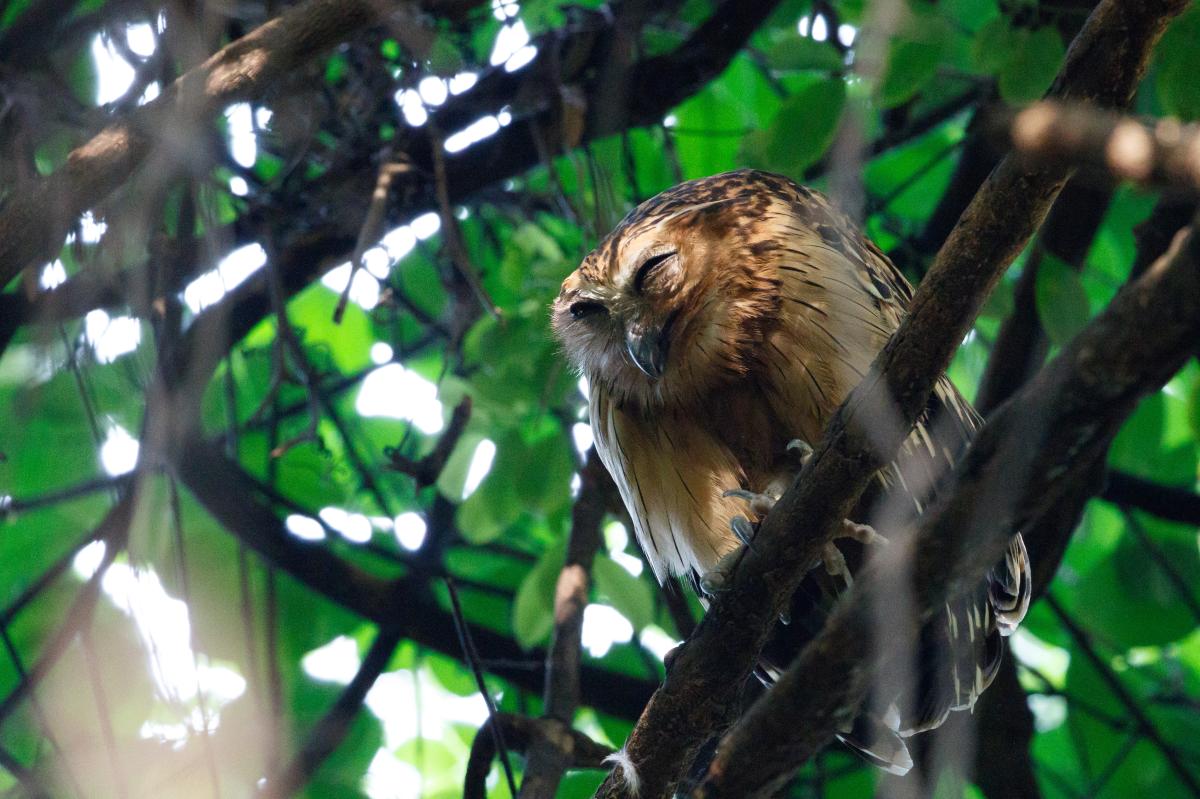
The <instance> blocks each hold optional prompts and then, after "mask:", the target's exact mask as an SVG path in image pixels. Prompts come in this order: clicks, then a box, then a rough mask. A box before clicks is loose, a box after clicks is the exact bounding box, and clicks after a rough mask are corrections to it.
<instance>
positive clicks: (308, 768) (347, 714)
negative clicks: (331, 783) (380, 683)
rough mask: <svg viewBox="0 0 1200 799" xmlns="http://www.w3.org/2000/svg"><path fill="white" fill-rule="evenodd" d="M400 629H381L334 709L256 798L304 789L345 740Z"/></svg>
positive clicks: (317, 725)
mask: <svg viewBox="0 0 1200 799" xmlns="http://www.w3.org/2000/svg"><path fill="white" fill-rule="evenodd" d="M401 637H402V635H401V628H400V627H399V626H397V625H394V624H393V625H384V626H381V627H380V628H379V632H378V633H377V634H376V636H375V641H374V642H373V643H372V644H371V648H370V650H368V652H367V656H366V657H365V658H363V661H362V664H361V665H360V666H359V667H358V671H357V672H356V673H355V675H354V679H352V680H351V681H350V684H349V685H347V686H346V688H345V690H343V691H342V693H341V694H340V695H339V696H338V698H337V701H335V702H334V703H333V706H332V707H330V708H329V710H328V711H327V712H326V713H325V715H324V716H322V717H321V720H320V721H318V722H317V724H316V726H314V727H313V728H312V730H311V731H310V732H309V734H308V737H307V738H306V739H305V741H304V743H303V744H302V745H301V747H300V751H299V752H297V753H296V756H295V757H294V758H293V759H292V761H291V762H290V763H288V764H287V766H286V767H285V768H283V769H282V770H281V771H280V773H279V774H277V775H275V776H274V777H271V778H270V779H268V780H267V783H266V785H264V786H263V787H262V789H261V790H260V792H259V795H260V796H262V797H266V798H269V799H275V797H285V796H294V795H295V794H296V792H297V791H299V790H300V789H301V788H303V787H304V786H305V784H307V783H308V781H309V780H310V779H312V776H313V774H315V773H316V772H317V769H319V768H320V767H321V764H322V763H324V762H325V760H326V759H328V757H329V756H330V755H331V754H333V752H334V750H335V749H337V748H338V746H340V745H341V743H342V741H344V740H345V739H346V733H348V732H349V731H350V724H351V722H353V721H354V716H355V715H356V714H357V713H358V711H359V710H360V709H361V708H362V704H363V700H364V699H366V698H367V691H369V690H371V686H372V685H374V684H375V680H377V679H378V678H379V675H380V674H382V673H383V670H384V669H385V668H386V667H387V664H388V661H389V660H391V657H392V653H393V652H394V651H395V650H396V646H397V645H398V644H399V643H400V640H401Z"/></svg>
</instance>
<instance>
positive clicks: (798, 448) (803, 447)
mask: <svg viewBox="0 0 1200 799" xmlns="http://www.w3.org/2000/svg"><path fill="white" fill-rule="evenodd" d="M787 454H788V455H790V456H791V457H793V458H795V459H796V460H797V461H798V462H799V464H800V465H801V466H803V465H804V464H805V463H807V462H808V459H809V458H811V457H812V454H813V448H812V447H811V446H810V445H809V443H808V442H807V441H805V440H803V439H800V438H793V439H792V440H791V441H789V442H788V443H787Z"/></svg>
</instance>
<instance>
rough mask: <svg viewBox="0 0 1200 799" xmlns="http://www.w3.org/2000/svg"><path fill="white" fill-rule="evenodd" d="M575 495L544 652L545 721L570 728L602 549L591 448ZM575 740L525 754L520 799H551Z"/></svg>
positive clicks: (560, 739)
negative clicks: (594, 564) (595, 571)
mask: <svg viewBox="0 0 1200 799" xmlns="http://www.w3.org/2000/svg"><path fill="white" fill-rule="evenodd" d="M580 478H581V483H582V484H581V485H580V488H579V496H578V498H577V499H576V500H575V506H574V508H573V509H572V513H571V534H570V537H569V538H568V539H567V559H566V562H565V563H564V564H563V568H562V571H561V572H560V573H559V575H558V583H557V585H556V587H555V590H554V635H553V637H552V638H551V641H550V650H549V651H548V652H547V653H546V688H545V691H544V693H543V706H544V708H545V710H544V712H543V715H544V718H545V719H547V720H551V721H557V722H559V723H560V724H562V725H564V726H565V728H566V729H568V730H569V729H570V726H571V720H572V718H573V717H574V715H575V708H576V707H577V706H578V705H579V662H580V657H581V653H580V648H581V642H582V635H583V612H584V609H585V608H586V607H587V602H588V589H589V588H590V586H591V570H592V561H593V559H594V558H595V556H596V550H597V549H598V548H599V547H600V540H601V539H600V525H601V523H602V522H603V521H604V506H605V496H604V488H605V484H606V481H607V475H605V473H604V466H603V465H602V464H601V463H600V458H599V456H598V455H597V454H596V450H595V449H594V448H593V449H592V450H591V451H590V452H589V453H588V459H587V463H586V464H585V465H584V468H583V470H582V471H581V472H580ZM574 743H575V740H574V738H572V737H570V736H568V735H564V734H562V733H561V732H560V733H559V734H558V735H554V736H550V735H542V736H539V737H537V738H535V739H534V740H533V742H532V744H531V745H530V747H529V749H528V758H527V761H528V762H527V765H526V768H525V778H524V780H523V782H522V783H521V799H553V798H554V796H555V793H556V792H557V790H558V783H559V781H560V780H561V779H562V777H563V774H564V773H565V771H566V769H567V768H568V767H569V766H570V765H571V762H572V760H573V759H574V755H575V753H574V748H573V747H574Z"/></svg>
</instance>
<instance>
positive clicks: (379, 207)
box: [333, 147, 412, 325]
mask: <svg viewBox="0 0 1200 799" xmlns="http://www.w3.org/2000/svg"><path fill="white" fill-rule="evenodd" d="M393 158H394V156H393V153H392V148H391V147H388V148H387V149H386V150H385V151H384V156H383V164H382V165H381V166H380V167H379V176H378V177H377V178H376V179H375V188H374V190H373V191H372V192H371V203H370V205H368V206H367V218H366V219H364V220H363V224H362V227H361V228H359V231H358V240H357V241H356V242H355V243H354V252H353V253H352V254H351V255H350V275H349V277H347V278H346V287H345V288H344V289H342V294H341V296H340V297H338V304H337V308H335V309H334V311H333V321H334V324H339V325H340V324H341V323H342V316H343V315H345V313H346V303H347V302H349V301H350V289H351V288H352V287H353V286H354V278H355V276H356V275H357V274H358V270H359V269H363V268H364V264H363V255H364V254H365V253H366V251H367V250H368V249H370V247H371V246H372V245H373V244H374V243H375V242H377V241H379V238H380V236H381V235H383V223H384V220H385V218H386V215H385V213H384V212H385V211H386V210H387V199H388V194H389V193H390V192H391V190H392V181H393V180H395V178H396V176H397V175H402V174H404V173H405V172H408V171H409V170H410V169H412V166H411V165H410V164H409V163H408V162H407V161H395V160H393Z"/></svg>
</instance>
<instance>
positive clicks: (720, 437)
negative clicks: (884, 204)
mask: <svg viewBox="0 0 1200 799" xmlns="http://www.w3.org/2000/svg"><path fill="white" fill-rule="evenodd" d="M911 297H912V290H911V287H910V286H909V285H908V282H907V281H906V280H905V279H904V277H903V275H902V274H901V273H900V272H899V271H898V270H897V269H896V268H895V266H894V265H893V264H892V263H891V262H890V261H889V260H888V259H887V257H886V256H885V255H884V254H883V253H882V252H881V251H880V250H879V249H878V247H876V246H875V245H874V243H872V242H871V241H870V240H868V239H867V238H865V237H864V236H863V235H862V234H861V233H860V232H859V231H858V229H857V228H856V227H855V226H854V225H853V224H852V223H851V221H850V220H849V219H848V218H847V217H846V216H845V215H844V214H842V213H841V212H840V211H838V210H837V209H836V208H834V207H833V206H832V205H831V204H830V203H829V201H828V200H826V199H825V198H824V197H823V196H822V195H821V194H819V193H818V192H815V191H812V190H810V189H808V188H805V187H803V186H799V185H797V184H796V183H794V182H792V181H791V180H789V179H788V178H785V177H783V176H780V175H773V174H769V173H765V172H758V171H752V170H739V171H736V172H729V173H725V174H721V175H715V176H713V177H710V178H704V179H701V180H694V181H689V182H687V183H683V184H681V185H679V186H676V187H674V188H672V189H669V190H667V191H665V192H663V193H661V194H659V195H657V196H655V197H653V198H651V199H650V200H647V201H646V202H644V203H642V204H641V205H639V206H638V207H637V208H636V209H634V210H633V211H632V212H630V213H629V215H628V216H627V217H626V218H625V219H624V220H623V221H622V222H621V223H620V224H619V225H618V226H617V227H616V228H615V229H614V230H613V231H612V233H611V234H609V236H607V237H606V238H605V239H604V240H603V241H602V242H601V243H600V244H599V245H598V246H597V247H596V249H595V250H594V251H593V252H592V253H590V254H589V255H588V256H587V257H586V258H585V259H584V261H583V263H582V264H581V265H580V267H579V268H578V269H577V270H576V271H575V272H574V273H572V274H571V275H570V276H569V277H568V278H567V279H566V280H565V281H564V283H563V287H562V291H561V293H560V295H559V297H558V299H557V300H556V301H555V303H554V307H553V310H552V314H553V316H552V322H553V327H554V330H555V333H556V335H557V336H558V339H559V340H560V342H561V343H562V345H563V349H564V351H565V353H566V355H567V357H568V358H569V359H570V360H571V361H572V362H573V363H574V364H575V365H576V366H577V367H578V368H579V369H580V371H581V372H582V373H583V374H584V375H585V376H586V378H587V379H588V381H589V385H590V397H589V402H590V406H591V418H592V427H593V431H594V434H595V441H596V447H597V450H598V452H599V454H600V456H601V458H602V460H603V461H604V464H605V466H606V467H607V468H608V470H609V472H610V473H611V474H612V476H613V478H614V481H615V482H616V484H617V486H618V488H619V489H620V492H621V496H622V498H623V500H624V502H625V505H626V507H627V508H628V510H629V512H630V516H631V518H632V520H633V524H634V527H635V531H636V533H637V537H638V540H639V542H640V543H641V546H642V549H643V551H644V552H645V554H646V557H647V559H648V560H649V562H650V564H651V567H652V568H653V570H654V573H655V575H656V576H657V577H658V578H659V579H660V580H662V579H664V578H665V577H666V576H667V575H669V574H676V575H681V576H685V577H689V578H692V579H693V580H695V579H696V578H697V577H698V576H699V575H703V574H707V573H709V572H710V570H712V569H714V568H715V567H716V566H717V564H718V563H719V562H720V560H721V558H722V556H724V555H725V554H726V553H728V552H730V551H732V550H734V549H736V548H737V547H738V546H739V542H738V540H737V538H736V537H735V536H734V534H733V533H732V531H731V529H730V522H731V520H732V519H733V517H734V516H736V515H739V514H742V515H745V514H747V507H746V504H745V502H743V501H742V500H738V499H735V498H728V497H724V496H722V493H723V492H724V491H725V490H726V489H731V488H742V489H746V490H749V491H753V492H758V493H769V494H773V495H777V494H778V493H779V492H781V491H782V490H784V488H786V486H787V485H788V484H789V483H790V481H791V479H792V477H793V476H794V473H795V470H796V465H795V462H794V460H793V459H792V458H791V457H789V454H788V452H787V444H788V442H789V441H791V440H793V439H801V440H803V441H806V442H809V443H810V444H815V443H816V442H817V441H818V440H819V439H820V437H821V435H822V433H823V431H824V428H825V426H826V424H827V423H828V422H829V420H830V418H831V417H832V415H833V413H834V412H835V411H836V409H837V407H838V406H839V405H840V404H841V402H842V401H843V400H844V399H845V398H846V396H847V395H848V394H849V392H850V391H851V390H852V389H853V388H854V386H856V385H857V384H858V383H859V382H860V381H861V379H862V378H863V376H864V375H865V374H866V372H867V370H868V369H869V367H870V364H871V362H872V360H873V359H874V358H875V356H876V355H877V354H878V352H879V351H880V350H881V349H882V348H883V346H884V344H885V343H886V342H887V340H888V338H889V337H890V336H891V335H892V333H893V332H894V331H895V330H896V328H897V327H898V326H899V324H900V321H901V319H902V318H903V315H904V313H905V309H906V307H907V304H908V302H909V301H910V299H911ZM884 415H886V414H884ZM896 423H898V420H896V419H887V418H881V419H880V420H879V424H881V425H882V424H896ZM978 424H979V417H978V415H977V414H976V413H975V411H974V410H973V409H972V408H971V407H970V405H969V404H968V403H967V402H966V401H964V400H963V399H962V397H961V396H960V395H959V394H958V392H957V390H956V389H955V388H954V386H953V385H952V384H951V383H950V381H949V380H948V379H946V378H942V379H941V380H940V381H939V382H938V383H937V385H936V387H935V389H934V392H933V395H932V397H931V399H930V402H929V405H928V407H927V408H926V411H925V413H924V414H923V415H922V416H921V418H920V419H919V420H918V423H917V425H916V427H915V428H914V429H913V431H912V433H911V434H910V435H909V436H908V438H907V439H906V440H905V441H904V443H903V446H902V449H901V452H900V454H899V455H898V457H897V459H896V461H895V462H894V463H893V464H891V466H890V467H888V468H887V469H884V470H881V472H880V474H879V484H880V491H879V492H878V493H879V494H880V495H881V497H882V499H880V501H879V504H878V505H877V506H876V510H880V509H885V510H886V509H889V508H890V512H892V513H893V515H894V518H893V519H892V521H897V520H899V521H900V522H903V521H904V520H905V519H910V518H911V517H912V516H913V515H915V514H919V513H921V512H922V511H923V510H924V508H925V506H926V505H927V504H928V503H929V501H930V499H931V498H932V495H933V493H934V491H935V489H936V486H937V484H938V482H939V480H940V479H941V478H942V477H943V476H944V475H945V473H946V472H947V470H948V468H949V467H950V466H951V465H952V464H953V462H954V460H955V459H956V458H957V457H958V456H959V454H960V453H961V452H962V450H963V449H964V448H965V447H966V445H967V444H968V443H969V441H970V439H971V437H972V435H973V433H974V431H975V430H976V428H977V427H978ZM880 512H882V511H880ZM883 521H885V522H886V521H887V519H883ZM881 532H885V534H886V531H881ZM1013 542H1014V543H1013V546H1011V547H1010V550H1009V553H1008V556H1007V557H1006V558H1005V560H1004V562H1002V563H1001V564H998V565H997V567H996V569H995V571H994V572H993V575H992V578H991V580H989V582H988V583H987V584H986V585H982V586H980V588H979V590H978V591H976V592H974V593H972V594H971V595H970V596H967V597H962V598H960V599H957V600H955V601H954V602H953V603H950V604H948V605H947V607H946V611H945V614H943V616H942V617H941V618H940V619H939V620H937V621H936V623H931V624H930V625H928V628H927V629H926V631H925V634H924V636H923V642H922V657H923V658H925V660H926V661H927V662H922V663H921V664H920V669H919V671H920V674H919V679H918V680H917V683H918V685H917V686H916V687H915V688H914V690H913V691H911V692H910V695H907V696H901V697H898V698H897V703H896V708H897V713H896V716H897V718H896V725H895V728H894V732H896V733H899V734H901V735H904V734H911V733H912V732H916V731H919V730H922V729H927V728H929V727H931V726H936V725H937V724H940V723H941V722H942V721H943V720H944V718H945V716H946V714H947V713H948V712H949V711H950V710H951V709H955V708H961V707H969V706H971V705H972V704H973V703H974V701H975V699H976V698H977V697H978V695H979V693H980V692H981V691H982V690H983V689H984V688H986V686H987V684H988V683H990V682H991V678H992V676H993V675H994V673H995V669H996V667H997V665H998V664H999V657H1000V652H1001V651H1002V647H1001V646H1000V642H999V636H1000V635H1002V634H1008V633H1010V632H1011V631H1012V630H1013V629H1014V628H1015V625H1016V624H1017V623H1018V622H1019V621H1020V619H1021V617H1022V616H1023V615H1024V611H1025V609H1026V608H1027V606H1028V596H1029V582H1030V581H1029V567H1028V558H1027V555H1026V553H1025V549H1024V544H1023V543H1022V542H1021V540H1020V537H1019V536H1017V537H1015V538H1014V539H1013ZM926 650H928V652H926ZM926 654H928V657H927V658H926V657H925V656H926ZM777 665H780V664H770V663H767V662H764V671H770V670H771V668H772V667H773V666H777ZM861 732H862V730H859V729H858V728H857V727H856V730H854V731H847V733H846V736H845V738H846V740H848V741H850V742H851V743H852V745H854V746H856V747H857V748H859V749H862V750H868V752H869V750H870V749H872V747H874V749H875V750H876V751H875V752H873V753H870V752H869V754H870V756H871V757H872V758H873V759H874V760H876V761H877V762H878V761H880V760H887V761H889V762H891V763H892V764H893V766H894V767H896V768H899V767H900V766H899V765H897V762H898V761H896V760H895V759H894V758H892V755H891V754H885V752H886V753H897V754H896V757H901V755H903V756H905V757H906V756H907V755H906V753H904V752H903V749H904V747H903V745H902V744H900V745H899V746H898V749H897V748H896V746H894V745H887V746H885V745H883V742H880V743H878V744H875V745H873V744H871V743H870V742H866V741H864V740H863V737H862V735H860V734H859V733H861ZM901 760H902V758H901ZM900 765H902V763H901V764H900Z"/></svg>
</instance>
